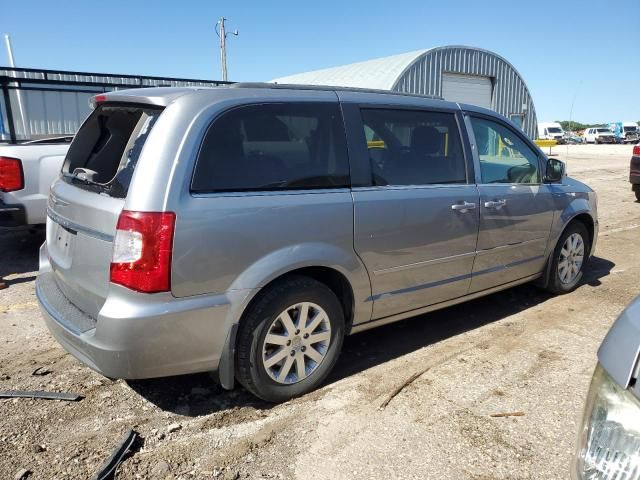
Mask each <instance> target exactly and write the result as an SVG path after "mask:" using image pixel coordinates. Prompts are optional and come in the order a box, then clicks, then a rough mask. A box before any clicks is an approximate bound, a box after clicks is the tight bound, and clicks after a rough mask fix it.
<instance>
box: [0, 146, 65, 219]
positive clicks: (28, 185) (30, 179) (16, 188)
mask: <svg viewBox="0 0 640 480" xmlns="http://www.w3.org/2000/svg"><path fill="white" fill-rule="evenodd" d="M70 142H71V137H60V138H52V139H46V140H38V141H34V142H25V143H21V144H17V145H8V144H0V227H19V226H37V225H44V223H45V222H46V218H47V198H48V196H49V186H50V185H51V183H52V182H53V180H54V179H55V178H56V177H57V176H58V175H59V174H60V168H61V166H62V162H63V161H64V157H65V155H66V153H67V150H68V149H69V143H70Z"/></svg>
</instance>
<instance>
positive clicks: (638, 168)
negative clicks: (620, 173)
mask: <svg viewBox="0 0 640 480" xmlns="http://www.w3.org/2000/svg"><path fill="white" fill-rule="evenodd" d="M629 181H630V182H631V190H633V191H634V192H635V194H636V200H638V201H639V202H640V142H639V143H637V144H636V145H634V146H633V154H632V155H631V165H630V168H629Z"/></svg>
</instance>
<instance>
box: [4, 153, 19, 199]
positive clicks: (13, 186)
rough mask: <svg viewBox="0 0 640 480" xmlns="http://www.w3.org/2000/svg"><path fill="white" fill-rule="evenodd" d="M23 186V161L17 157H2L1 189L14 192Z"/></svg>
mask: <svg viewBox="0 0 640 480" xmlns="http://www.w3.org/2000/svg"><path fill="white" fill-rule="evenodd" d="M23 188H24V175H23V174H22V162H21V161H20V160H18V159H17V158H9V157H0V191H3V192H14V191H16V190H22V189H23Z"/></svg>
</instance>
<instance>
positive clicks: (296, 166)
mask: <svg viewBox="0 0 640 480" xmlns="http://www.w3.org/2000/svg"><path fill="white" fill-rule="evenodd" d="M348 186H349V163H348V157H347V150H346V141H345V138H344V127H343V123H342V117H341V115H340V111H339V109H338V106H337V105H335V104H323V103H305V104H300V103H282V104H259V105H249V106H244V107H238V108H235V109H233V110H230V111H228V112H226V113H224V114H223V115H222V116H221V117H220V118H218V119H217V120H216V121H215V122H214V123H213V124H212V125H211V126H210V127H209V130H208V131H207V133H206V134H205V138H204V141H203V143H202V146H201V148H200V153H199V155H198V160H197V162H196V168H195V172H194V175H193V180H192V182H191V190H192V191H193V192H199V193H206V192H230V191H259V190H292V189H314V188H338V187H348Z"/></svg>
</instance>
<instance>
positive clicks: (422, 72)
mask: <svg viewBox="0 0 640 480" xmlns="http://www.w3.org/2000/svg"><path fill="white" fill-rule="evenodd" d="M445 73H451V74H463V75H479V76H484V77H490V78H491V81H492V99H491V109H492V110H494V111H496V112H498V113H501V114H502V115H504V116H506V117H507V118H518V117H519V118H521V119H522V120H521V128H522V129H523V130H524V131H525V132H526V133H527V134H528V135H529V136H530V137H531V138H535V135H536V131H537V118H536V113H535V107H534V105H533V100H532V98H531V94H530V93H529V90H528V88H527V86H526V83H525V82H524V79H523V78H522V76H521V75H520V73H519V72H518V71H517V70H516V69H515V67H514V66H513V65H512V64H511V63H510V62H509V61H507V60H506V59H505V58H503V57H502V56H500V55H498V54H496V53H494V52H491V51H489V50H484V49H481V48H476V47H468V46H463V45H448V46H443V47H435V48H429V49H425V50H417V51H414V52H408V53H402V54H400V55H393V56H390V57H383V58H376V59H373V60H367V61H365V62H358V63H352V64H349V65H343V66H340V67H334V68H325V69H322V70H315V71H312V72H306V73H299V74H297V75H289V76H286V77H281V78H277V79H274V80H272V82H276V83H282V84H297V85H330V86H336V87H355V88H371V89H378V90H391V91H395V92H403V93H414V94H420V95H429V96H435V97H442V96H443V77H444V74H445Z"/></svg>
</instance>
